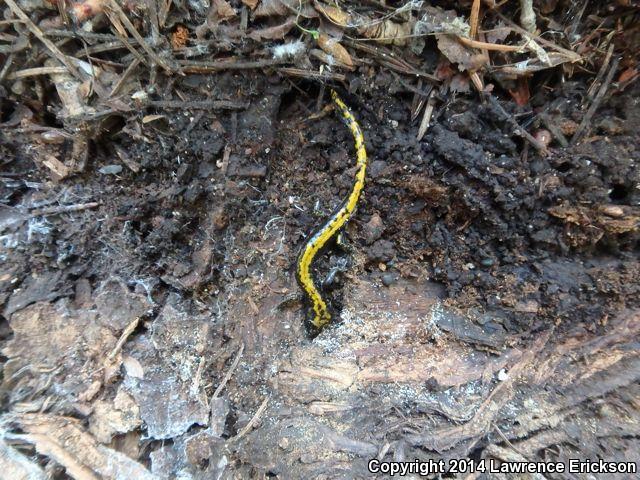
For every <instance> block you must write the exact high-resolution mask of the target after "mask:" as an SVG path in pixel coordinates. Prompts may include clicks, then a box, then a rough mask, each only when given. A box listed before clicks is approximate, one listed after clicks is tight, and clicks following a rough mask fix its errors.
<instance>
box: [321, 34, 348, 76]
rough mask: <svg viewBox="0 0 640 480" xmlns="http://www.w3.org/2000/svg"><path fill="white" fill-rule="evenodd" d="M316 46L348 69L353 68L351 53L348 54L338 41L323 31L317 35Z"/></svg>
mask: <svg viewBox="0 0 640 480" xmlns="http://www.w3.org/2000/svg"><path fill="white" fill-rule="evenodd" d="M318 46H319V47H320V48H321V49H322V50H324V51H325V52H326V53H328V54H329V55H331V56H333V58H334V59H335V60H337V61H338V62H339V63H341V64H342V65H344V66H345V67H347V68H348V69H350V70H351V69H353V60H352V59H351V55H349V52H347V49H346V48H344V47H343V46H342V45H340V42H338V40H336V39H335V38H332V37H330V36H329V35H327V34H325V33H321V34H320V35H319V36H318Z"/></svg>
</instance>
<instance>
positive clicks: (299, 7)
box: [253, 0, 318, 18]
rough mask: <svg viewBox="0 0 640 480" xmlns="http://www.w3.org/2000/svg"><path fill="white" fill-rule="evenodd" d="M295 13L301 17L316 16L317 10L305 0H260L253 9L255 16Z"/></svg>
mask: <svg viewBox="0 0 640 480" xmlns="http://www.w3.org/2000/svg"><path fill="white" fill-rule="evenodd" d="M291 14H295V15H296V16H298V15H299V16H300V17H301V18H316V17H318V12H316V11H315V9H314V8H313V7H312V6H311V5H310V4H309V2H308V1H307V0H262V1H261V2H260V5H259V6H258V8H256V9H255V11H254V13H253V16H254V17H255V18H260V17H271V16H288V15H291Z"/></svg>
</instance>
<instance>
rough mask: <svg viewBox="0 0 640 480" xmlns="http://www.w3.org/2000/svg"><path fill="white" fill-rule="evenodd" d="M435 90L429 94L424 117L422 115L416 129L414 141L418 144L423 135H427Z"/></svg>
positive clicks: (433, 105)
mask: <svg viewBox="0 0 640 480" xmlns="http://www.w3.org/2000/svg"><path fill="white" fill-rule="evenodd" d="M434 94H435V90H431V93H430V94H429V98H428V100H427V106H426V107H424V115H422V120H421V121H420V127H419V128H418V135H416V140H417V141H418V142H419V141H420V140H422V137H424V134H425V133H427V128H429V122H430V121H431V115H433V108H434V107H435V104H436V102H435V99H434Z"/></svg>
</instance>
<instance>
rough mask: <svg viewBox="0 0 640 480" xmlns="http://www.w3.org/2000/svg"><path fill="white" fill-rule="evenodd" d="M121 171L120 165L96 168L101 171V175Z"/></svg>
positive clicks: (115, 173)
mask: <svg viewBox="0 0 640 480" xmlns="http://www.w3.org/2000/svg"><path fill="white" fill-rule="evenodd" d="M121 171H122V165H105V166H104V167H102V168H100V169H99V170H98V172H100V173H102V174H103V175H117V174H118V173H120V172H121Z"/></svg>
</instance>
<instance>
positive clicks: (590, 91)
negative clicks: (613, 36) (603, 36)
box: [587, 42, 615, 101]
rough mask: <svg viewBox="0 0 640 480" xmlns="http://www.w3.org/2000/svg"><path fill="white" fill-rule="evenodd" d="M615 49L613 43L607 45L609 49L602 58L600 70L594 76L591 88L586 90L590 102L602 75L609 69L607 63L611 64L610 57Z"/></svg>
mask: <svg viewBox="0 0 640 480" xmlns="http://www.w3.org/2000/svg"><path fill="white" fill-rule="evenodd" d="M614 47H615V44H614V43H613V42H611V43H610V44H609V48H608V49H607V53H606V55H605V56H604V61H603V62H602V65H601V66H600V70H599V71H598V75H596V78H595V80H594V81H593V83H592V84H591V86H590V87H589V89H588V90H587V98H588V99H589V100H590V101H593V96H594V95H595V93H596V90H597V89H598V86H600V84H601V83H600V82H602V78H603V77H604V74H605V73H606V72H607V68H609V62H611V57H612V55H613V49H614Z"/></svg>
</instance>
